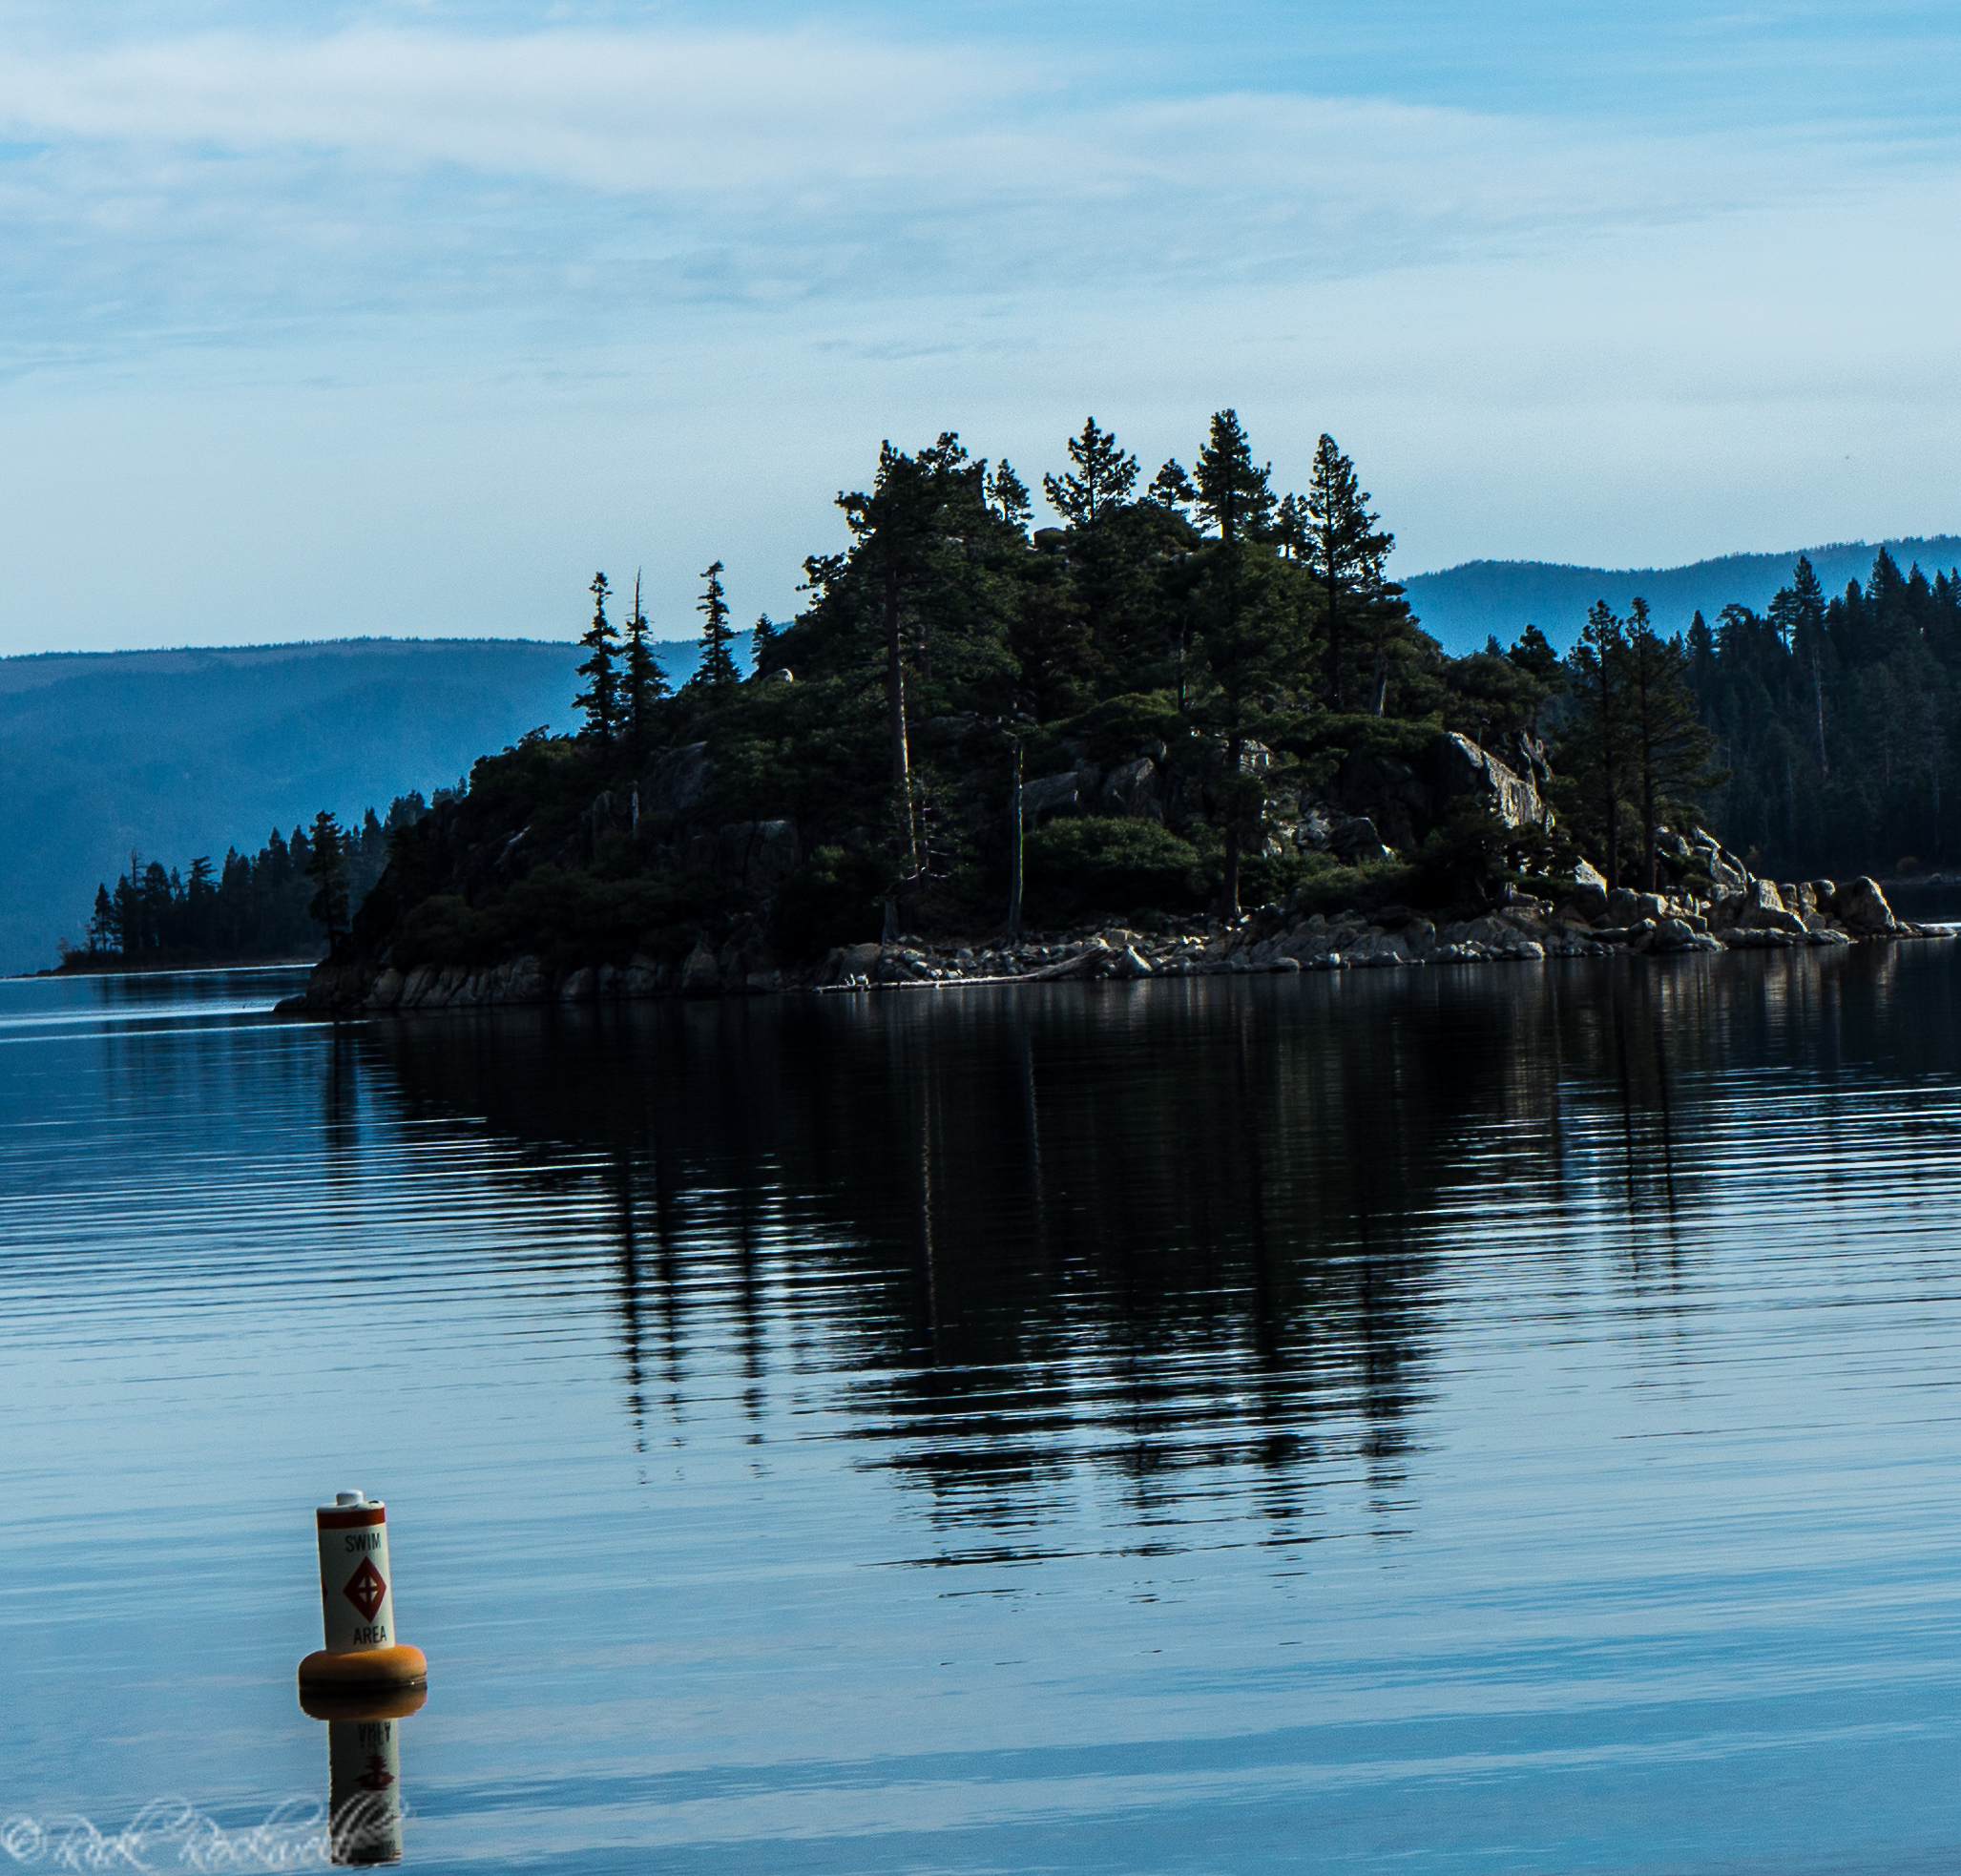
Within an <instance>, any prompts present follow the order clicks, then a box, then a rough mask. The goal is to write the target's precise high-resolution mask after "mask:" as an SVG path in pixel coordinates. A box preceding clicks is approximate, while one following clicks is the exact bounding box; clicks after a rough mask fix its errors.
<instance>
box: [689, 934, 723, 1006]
mask: <svg viewBox="0 0 1961 1876" xmlns="http://www.w3.org/2000/svg"><path fill="white" fill-rule="evenodd" d="M720 990H721V967H720V965H719V964H718V963H717V962H716V961H715V953H714V952H713V951H711V950H710V949H709V948H708V941H707V940H706V939H705V938H698V939H697V940H696V941H695V948H694V949H693V950H692V951H690V952H689V953H688V961H687V963H686V964H684V965H682V966H681V994H682V995H683V996H715V995H717V994H718V993H719V992H720Z"/></svg>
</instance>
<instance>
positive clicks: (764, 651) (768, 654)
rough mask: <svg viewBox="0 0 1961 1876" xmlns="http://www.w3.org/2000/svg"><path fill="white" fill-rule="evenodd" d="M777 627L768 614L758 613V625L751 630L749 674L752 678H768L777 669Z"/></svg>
mask: <svg viewBox="0 0 1961 1876" xmlns="http://www.w3.org/2000/svg"><path fill="white" fill-rule="evenodd" d="M776 637H777V633H776V627H775V626H773V625H772V624H770V622H769V615H768V614H767V613H758V614H757V615H756V623H755V624H754V625H752V626H751V627H750V628H749V673H750V676H751V677H768V676H769V674H770V673H771V672H772V671H774V670H775V669H776V668H777V656H776Z"/></svg>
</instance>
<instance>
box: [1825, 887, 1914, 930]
mask: <svg viewBox="0 0 1961 1876" xmlns="http://www.w3.org/2000/svg"><path fill="white" fill-rule="evenodd" d="M1831 915H1832V917H1833V918H1835V919H1837V920H1838V922H1839V923H1840V924H1841V925H1842V926H1844V927H1845V928H1846V930H1848V931H1853V932H1857V933H1859V934H1860V935H1861V936H1866V935H1869V934H1877V933H1879V932H1882V931H1897V930H1898V929H1899V928H1900V921H1899V920H1898V919H1896V918H1895V917H1894V916H1893V908H1892V907H1890V906H1888V904H1887V896H1886V894H1885V893H1884V892H1882V891H1881V890H1880V889H1879V882H1878V881H1877V880H1872V879H1856V880H1847V881H1846V884H1845V885H1844V886H1840V887H1839V888H1838V890H1837V891H1836V892H1835V893H1833V895H1832V902H1831Z"/></svg>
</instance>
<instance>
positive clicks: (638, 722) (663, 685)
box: [624, 573, 672, 759]
mask: <svg viewBox="0 0 1961 1876" xmlns="http://www.w3.org/2000/svg"><path fill="white" fill-rule="evenodd" d="M671 695H672V692H671V691H670V688H669V686H668V682H667V674H666V673H665V672H664V671H662V670H661V668H660V662H659V660H658V659H657V658H656V657H655V656H654V654H653V651H652V650H651V648H650V647H649V645H648V643H647V615H646V613H645V612H644V611H642V609H641V606H640V575H639V574H638V573H635V574H634V615H633V617H632V618H630V619H629V620H628V621H627V627H626V671H625V698H624V715H625V718H626V732H627V739H628V740H629V741H630V742H631V743H632V744H633V751H634V755H635V757H636V759H637V758H639V757H642V756H644V755H645V754H646V753H647V747H648V744H649V742H650V741H651V740H653V735H654V706H655V705H656V704H657V703H658V702H659V701H660V700H661V699H662V698H665V697H668V696H671Z"/></svg>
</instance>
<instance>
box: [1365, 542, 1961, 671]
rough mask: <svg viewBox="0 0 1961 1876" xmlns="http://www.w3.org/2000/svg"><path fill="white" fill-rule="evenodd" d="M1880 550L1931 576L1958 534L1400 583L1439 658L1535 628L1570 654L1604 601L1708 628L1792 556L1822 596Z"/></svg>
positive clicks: (1499, 563) (1763, 588)
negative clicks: (1640, 602) (1804, 564)
mask: <svg viewBox="0 0 1961 1876" xmlns="http://www.w3.org/2000/svg"><path fill="white" fill-rule="evenodd" d="M1881 548H1885V549H1886V550H1887V551H1888V552H1889V553H1891V554H1892V556H1893V558H1894V559H1895V560H1897V561H1898V562H1899V563H1900V566H1901V567H1902V569H1903V570H1904V569H1906V568H1907V567H1909V566H1910V565H1912V564H1914V563H1915V562H1917V563H1918V564H1919V566H1920V568H1921V570H1922V571H1923V572H1924V573H1926V574H1927V575H1928V577H1929V578H1930V579H1931V578H1932V576H1933V574H1934V573H1935V572H1936V571H1946V570H1948V569H1949V568H1951V567H1953V566H1955V565H1957V564H1961V534H1904V535H1895V536H1892V537H1889V538H1888V539H1886V540H1884V541H1828V542H1826V543H1825V544H1824V545H1823V546H1820V547H1800V548H1792V549H1790V550H1789V551H1788V552H1775V553H1764V552H1738V553H1723V554H1716V555H1713V556H1711V557H1710V558H1708V559H1706V560H1694V561H1689V562H1686V563H1684V564H1683V565H1681V566H1679V567H1622V568H1610V567H1588V566H1582V565H1579V564H1577V563H1575V562H1571V561H1559V560H1466V561H1462V562H1460V563H1459V564H1458V565H1456V566H1454V567H1443V568H1439V569H1437V570H1436V571H1435V572H1433V573H1412V574H1410V575H1409V576H1408V578H1407V579H1405V580H1404V581H1403V587H1404V590H1405V592H1406V593H1407V594H1408V598H1409V604H1410V606H1411V607H1412V609H1413V610H1414V611H1415V613H1416V615H1417V617H1418V618H1419V619H1420V620H1421V621H1422V624H1423V628H1424V630H1425V631H1426V632H1428V633H1429V634H1430V636H1432V637H1434V638H1436V639H1437V640H1438V641H1439V642H1440V643H1441V644H1442V645H1443V647H1444V649H1445V650H1446V651H1448V652H1450V653H1453V654H1455V655H1457V656H1460V657H1461V656H1462V655H1464V654H1465V653H1467V652H1474V651H1478V650H1481V649H1482V648H1483V645H1484V642H1485V639H1486V638H1487V637H1488V636H1496V637H1497V638H1498V640H1499V641H1500V643H1502V644H1508V645H1509V644H1510V643H1511V642H1512V640H1513V639H1514V638H1516V637H1517V636H1518V635H1519V633H1521V632H1522V631H1524V629H1525V628H1526V626H1527V625H1529V624H1530V625H1536V626H1537V627H1538V628H1539V630H1540V631H1541V632H1543V633H1544V634H1545V635H1546V636H1547V637H1548V638H1550V639H1551V640H1552V641H1553V644H1554V646H1555V647H1556V648H1557V649H1558V650H1559V651H1562V652H1564V651H1566V650H1568V649H1570V648H1571V646H1572V645H1573V642H1574V640H1575V638H1577V637H1578V636H1579V629H1580V627H1581V626H1582V625H1583V624H1584V623H1585V622H1586V615H1587V611H1588V608H1590V607H1591V606H1592V605H1593V604H1594V602H1595V601H1596V600H1597V599H1605V600H1606V601H1607V603H1608V604H1609V605H1610V606H1612V607H1613V608H1614V610H1615V611H1616V612H1617V613H1623V614H1624V613H1625V612H1626V611H1627V609H1628V607H1629V605H1630V604H1631V603H1632V602H1633V600H1634V599H1635V597H1636V596H1637V595H1639V596H1640V597H1641V598H1643V599H1645V600H1646V601H1647V602H1648V605H1649V608H1650V610H1651V611H1652V612H1653V614H1654V615H1655V623H1656V625H1657V626H1658V627H1659V629H1660V630H1661V631H1662V632H1664V633H1669V634H1673V633H1676V632H1681V631H1685V630H1686V629H1687V627H1688V623H1689V620H1690V619H1691V618H1692V617H1693V616H1694V615H1695V614H1696V613H1697V612H1699V611H1700V613H1701V614H1702V615H1703V617H1704V618H1706V619H1707V620H1708V621H1709V623H1710V624H1711V625H1714V624H1715V623H1716V619H1717V615H1719V614H1720V613H1721V611H1722V609H1723V607H1724V606H1727V605H1731V604H1740V605H1745V606H1749V607H1752V608H1754V609H1755V610H1756V611H1758V612H1760V613H1761V612H1762V611H1763V609H1764V607H1765V606H1767V605H1768V604H1769V603H1770V597H1771V594H1774V593H1775V592H1776V591H1777V590H1778V588H1779V587H1781V586H1784V585H1785V584H1787V583H1788V581H1789V579H1790V576H1791V569H1792V567H1793V566H1795V565H1796V564H1797V560H1798V556H1799V555H1800V554H1804V555H1805V556H1807V557H1808V558H1809V560H1810V562H1811V565H1812V567H1813V568H1814V569H1815V570H1816V572H1817V574H1818V577H1819V579H1820V581H1821V582H1822V583H1823V584H1824V587H1825V592H1826V593H1827V594H1834V593H1839V592H1843V591H1844V590H1845V586H1846V582H1847V581H1848V580H1853V579H1857V580H1860V581H1864V580H1865V578H1866V576H1867V573H1869V572H1870V571H1871V567H1872V562H1873V558H1874V556H1875V555H1876V554H1877V553H1878V552H1879V551H1880V549H1881Z"/></svg>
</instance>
